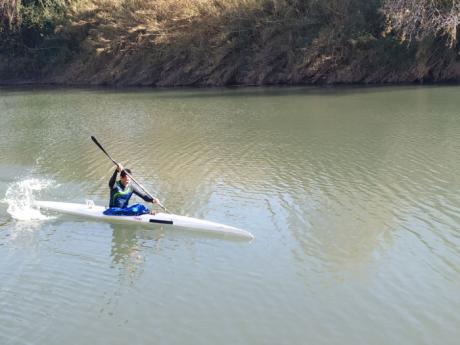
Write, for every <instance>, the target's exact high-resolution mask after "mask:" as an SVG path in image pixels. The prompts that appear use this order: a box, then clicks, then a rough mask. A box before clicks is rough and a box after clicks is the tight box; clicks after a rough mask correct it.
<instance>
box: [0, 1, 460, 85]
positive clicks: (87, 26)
mask: <svg viewBox="0 0 460 345" xmlns="http://www.w3.org/2000/svg"><path fill="white" fill-rule="evenodd" d="M459 19H460V0H418V1H413V0H0V83H24V82H39V83H57V84H70V85H110V86H223V85H277V84H290V85H294V84H335V83H408V82H409V83H411V82H458V81H460V63H459V58H458V57H459V46H458V42H457V23H458V22H459Z"/></svg>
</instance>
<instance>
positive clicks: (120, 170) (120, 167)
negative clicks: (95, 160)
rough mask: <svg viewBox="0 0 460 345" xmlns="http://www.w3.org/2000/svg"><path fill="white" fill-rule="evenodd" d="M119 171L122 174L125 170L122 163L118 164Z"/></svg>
mask: <svg viewBox="0 0 460 345" xmlns="http://www.w3.org/2000/svg"><path fill="white" fill-rule="evenodd" d="M117 170H118V172H120V173H121V172H122V171H123V170H124V168H123V165H121V164H120V163H118V164H117Z"/></svg>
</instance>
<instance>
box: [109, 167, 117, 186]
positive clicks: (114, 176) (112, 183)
mask: <svg viewBox="0 0 460 345" xmlns="http://www.w3.org/2000/svg"><path fill="white" fill-rule="evenodd" d="M117 175H118V168H117V169H115V171H114V172H113V175H112V177H111V178H110V181H109V187H110V189H112V188H113V185H114V184H115V181H116V180H117Z"/></svg>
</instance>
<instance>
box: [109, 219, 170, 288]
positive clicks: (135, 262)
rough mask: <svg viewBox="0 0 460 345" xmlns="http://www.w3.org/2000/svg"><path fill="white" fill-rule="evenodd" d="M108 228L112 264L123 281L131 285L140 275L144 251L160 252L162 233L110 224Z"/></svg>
mask: <svg viewBox="0 0 460 345" xmlns="http://www.w3.org/2000/svg"><path fill="white" fill-rule="evenodd" d="M110 228H111V230H112V246H111V251H110V256H111V258H112V264H113V265H114V266H115V267H119V268H120V269H121V272H122V276H123V277H124V279H126V280H127V281H129V282H130V284H132V283H134V281H135V280H137V279H138V278H139V276H140V275H141V274H142V271H143V265H144V263H145V255H146V253H145V251H146V250H148V251H149V253H150V252H152V251H153V252H154V253H158V252H159V251H160V250H161V245H160V240H161V239H162V238H163V236H164V233H163V231H161V230H158V231H152V230H149V231H146V230H142V229H140V228H138V227H137V226H129V225H128V226H127V225H118V224H111V225H110Z"/></svg>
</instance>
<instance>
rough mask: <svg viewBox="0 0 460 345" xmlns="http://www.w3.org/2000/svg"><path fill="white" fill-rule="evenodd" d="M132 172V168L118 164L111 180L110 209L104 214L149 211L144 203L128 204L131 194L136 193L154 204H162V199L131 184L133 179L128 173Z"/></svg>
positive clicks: (130, 213) (132, 213) (137, 213)
mask: <svg viewBox="0 0 460 345" xmlns="http://www.w3.org/2000/svg"><path fill="white" fill-rule="evenodd" d="M119 172H120V179H119V180H118V181H117V175H118V173H119ZM127 173H128V174H131V170H130V169H125V168H123V166H122V165H121V164H117V168H116V169H115V171H114V172H113V175H112V177H111V178H110V181H109V187H110V202H109V209H107V210H106V211H105V212H104V214H110V215H140V214H145V213H149V212H150V210H149V209H148V208H147V207H145V206H144V205H142V204H134V205H132V206H128V204H129V199H131V196H132V195H133V193H134V194H136V195H137V196H139V197H140V198H142V199H144V201H147V202H151V203H154V204H160V200H158V199H157V198H152V197H151V196H150V195H147V194H146V193H143V192H142V191H140V190H139V189H138V188H137V187H136V186H135V185H133V184H131V183H130V181H131V179H130V178H129V176H128V174H127Z"/></svg>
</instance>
